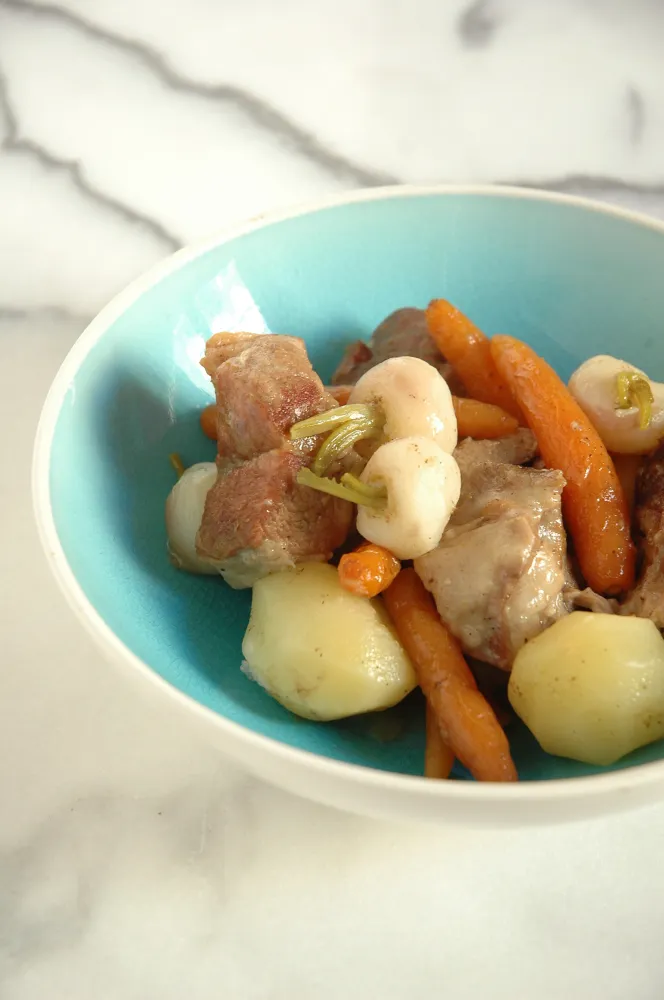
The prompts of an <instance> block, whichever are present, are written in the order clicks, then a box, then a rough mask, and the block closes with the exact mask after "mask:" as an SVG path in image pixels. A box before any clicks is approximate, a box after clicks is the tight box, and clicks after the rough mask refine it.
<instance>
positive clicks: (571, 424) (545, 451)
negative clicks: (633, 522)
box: [491, 336, 634, 594]
mask: <svg viewBox="0 0 664 1000" xmlns="http://www.w3.org/2000/svg"><path fill="white" fill-rule="evenodd" d="M491 351H492V354H493V358H494V360H495V363H496V366H497V368H498V371H499V372H500V375H501V377H502V378H503V379H504V380H505V382H506V383H507V384H508V385H509V388H510V391H511V392H512V393H513V395H514V398H515V399H516V400H517V401H518V403H519V405H520V406H521V408H522V410H523V411H524V413H525V414H526V417H527V420H528V424H529V426H530V428H531V430H532V431H533V432H534V434H535V437H536V438H537V443H538V445H539V448H540V452H541V455H542V458H543V459H544V461H545V463H546V465H547V466H549V468H551V469H560V470H561V471H562V473H563V475H564V476H565V479H566V481H567V485H566V486H565V490H564V492H563V510H564V514H565V518H566V521H567V524H568V525H569V528H570V531H571V534H572V538H573V539H574V545H575V549H576V554H577V558H578V560H579V565H580V567H581V572H582V573H583V575H584V577H585V579H586V580H587V582H588V584H589V585H590V586H591V587H592V588H593V590H596V591H597V592H598V593H602V594H618V593H620V592H621V591H625V590H627V589H629V587H631V586H632V584H633V583H634V545H633V543H632V539H631V536H630V527H629V512H628V510H627V503H626V501H625V496H624V493H623V490H622V486H621V484H620V480H619V479H618V476H617V474H616V470H615V467H614V465H613V462H612V461H611V457H610V455H609V453H608V452H607V450H606V447H605V445H604V442H603V441H602V439H601V438H600V436H599V434H598V433H597V431H596V430H595V428H594V427H593V425H592V423H591V422H590V420H589V419H588V417H587V416H586V414H585V413H584V412H583V410H582V409H581V407H580V406H579V404H578V403H577V402H576V400H575V399H574V398H573V397H572V395H571V394H570V392H569V390H568V389H567V387H566V386H565V384H564V383H563V382H562V381H561V380H560V378H559V377H558V376H557V375H556V373H555V372H554V370H553V368H551V367H550V365H548V364H547V363H546V361H544V360H543V359H542V358H540V357H539V355H537V354H536V353H535V351H533V349H532V348H531V347H528V346H527V345H526V344H524V343H522V342H521V341H519V340H515V339H514V338H513V337H504V336H498V337H493V339H492V340H491Z"/></svg>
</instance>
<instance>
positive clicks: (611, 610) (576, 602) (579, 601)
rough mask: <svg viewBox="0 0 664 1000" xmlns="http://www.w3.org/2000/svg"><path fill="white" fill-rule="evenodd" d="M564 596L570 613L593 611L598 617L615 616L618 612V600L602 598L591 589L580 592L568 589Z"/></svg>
mask: <svg viewBox="0 0 664 1000" xmlns="http://www.w3.org/2000/svg"><path fill="white" fill-rule="evenodd" d="M563 596H564V598H565V604H566V605H567V608H568V610H569V611H592V612H594V613H595V614H597V615H614V614H616V612H617V610H618V602H617V601H616V600H614V599H613V598H609V597H602V595H601V594H596V593H595V591H594V590H591V588H590V587H586V588H585V589H584V590H579V589H578V588H577V587H569V588H567V587H566V588H565V590H564V592H563Z"/></svg>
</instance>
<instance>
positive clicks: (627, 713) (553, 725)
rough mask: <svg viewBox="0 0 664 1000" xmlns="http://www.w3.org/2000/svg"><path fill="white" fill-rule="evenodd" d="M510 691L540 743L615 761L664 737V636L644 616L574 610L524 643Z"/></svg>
mask: <svg viewBox="0 0 664 1000" xmlns="http://www.w3.org/2000/svg"><path fill="white" fill-rule="evenodd" d="M508 694H509V699H510V702H511V704H512V707H513V709H514V711H515V712H516V713H517V715H518V716H519V717H520V718H521V719H522V720H523V721H524V722H525V724H526V725H527V726H528V728H529V729H530V731H531V732H532V733H533V735H534V736H535V738H536V739H537V741H538V742H539V744H540V745H541V747H542V749H544V750H546V751H547V752H548V753H552V754H556V755H558V756H560V757H571V758H572V759H573V760H580V761H583V762H585V763H586V764H613V763H614V762H615V761H617V760H619V759H620V758H621V757H624V756H625V754H627V753H630V751H632V750H636V748H637V747H641V746H644V745H645V744H646V743H652V742H653V741H654V740H658V739H661V738H662V737H664V639H662V636H661V635H660V633H659V631H658V630H657V628H656V627H655V625H654V624H653V623H652V622H651V621H649V620H647V619H645V618H628V617H621V616H620V615H603V614H589V613H588V612H584V611H575V612H574V613H573V614H571V615H568V616H567V617H566V618H561V619H560V620H559V621H557V622H556V623H555V624H554V625H552V626H551V627H550V628H548V629H546V631H544V632H542V633H541V634H540V635H538V636H537V638H536V639H532V640H531V641H530V642H528V643H526V645H525V646H523V647H522V649H521V650H520V651H519V652H518V654H517V657H516V659H515V661H514V666H513V668H512V674H511V676H510V681H509V688H508Z"/></svg>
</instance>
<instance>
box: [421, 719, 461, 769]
mask: <svg viewBox="0 0 664 1000" xmlns="http://www.w3.org/2000/svg"><path fill="white" fill-rule="evenodd" d="M425 726H426V741H425V744H424V777H425V778H448V777H449V774H450V771H451V770H452V767H453V765H454V754H453V753H452V751H451V750H450V748H449V747H448V746H447V744H446V743H445V741H444V740H443V735H442V733H441V731H440V726H439V725H438V719H437V718H436V716H435V715H434V713H433V711H432V709H431V706H430V705H429V702H427V708H426V719H425Z"/></svg>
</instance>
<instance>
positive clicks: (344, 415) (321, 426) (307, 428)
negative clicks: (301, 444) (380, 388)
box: [290, 403, 379, 441]
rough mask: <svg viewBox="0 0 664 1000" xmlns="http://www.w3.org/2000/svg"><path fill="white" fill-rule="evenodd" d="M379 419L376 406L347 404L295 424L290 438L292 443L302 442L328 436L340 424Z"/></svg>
mask: <svg viewBox="0 0 664 1000" xmlns="http://www.w3.org/2000/svg"><path fill="white" fill-rule="evenodd" d="M378 417H379V413H378V408H377V407H375V406H364V405H363V404H361V403H356V404H353V403H347V404H346V405H345V406H336V407H335V408H334V409H333V410H325V412H324V413H317V414H316V416H314V417H307V419H306V420H300V421H299V422H298V423H297V424H293V426H292V427H291V429H290V438H291V441H301V440H302V438H306V437H313V436H314V435H315V434H327V432H328V431H332V430H334V429H335V427H338V426H339V424H345V423H348V422H349V421H356V420H370V419H375V420H377V419H378Z"/></svg>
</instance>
